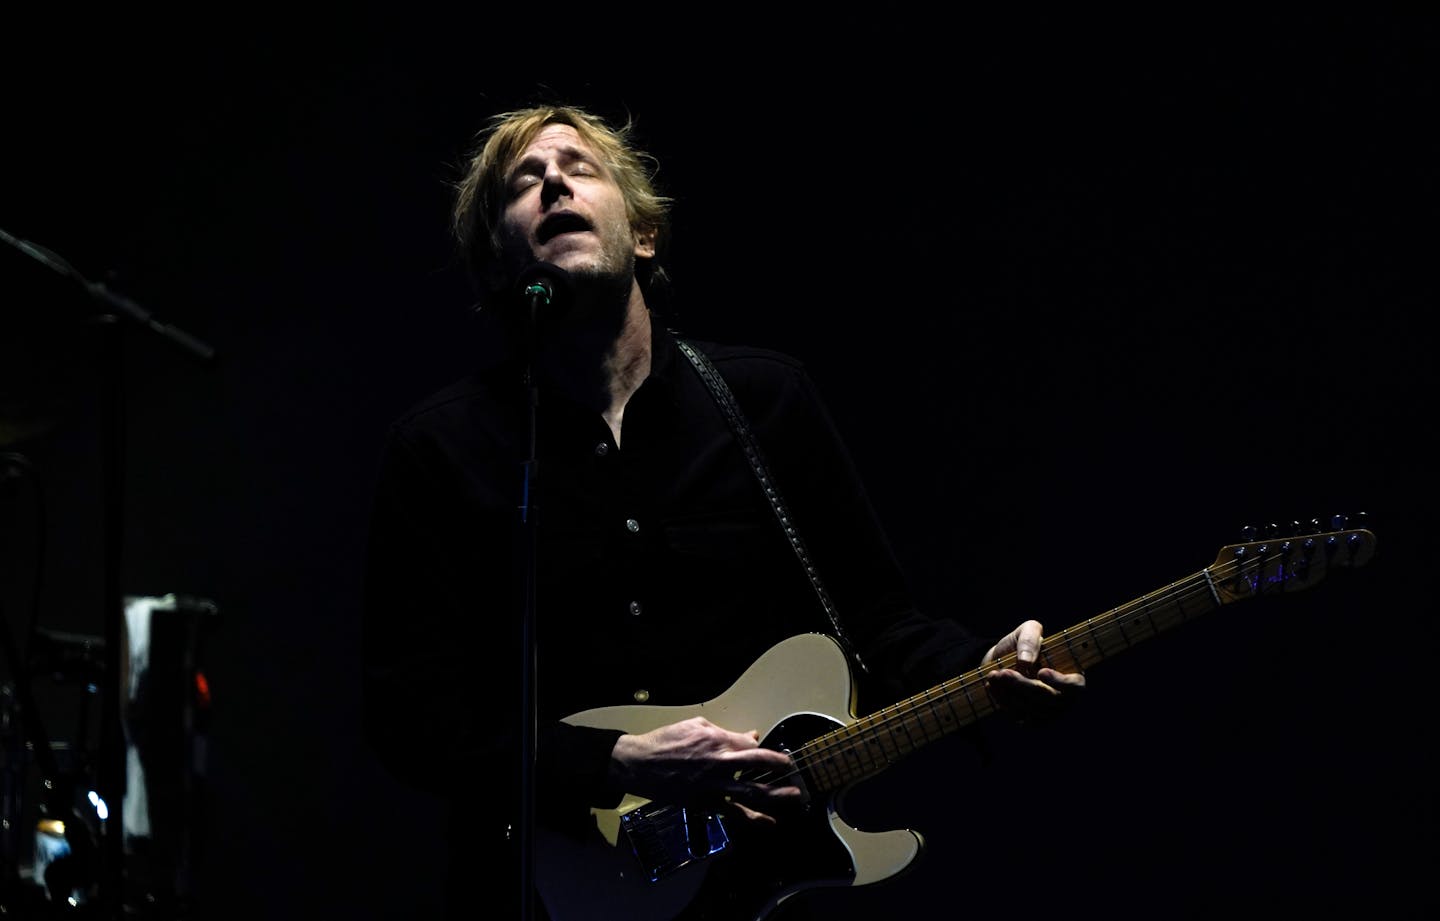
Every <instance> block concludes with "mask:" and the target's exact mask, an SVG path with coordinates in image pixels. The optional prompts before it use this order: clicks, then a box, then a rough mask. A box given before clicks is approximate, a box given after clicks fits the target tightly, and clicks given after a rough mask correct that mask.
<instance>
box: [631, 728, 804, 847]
mask: <svg viewBox="0 0 1440 921" xmlns="http://www.w3.org/2000/svg"><path fill="white" fill-rule="evenodd" d="M737 775H742V776H737ZM610 780H611V783H613V784H614V785H615V786H616V787H617V788H618V789H622V790H624V791H626V792H627V793H632V794H634V795H636V796H643V797H645V798H647V799H652V800H660V801H662V802H671V803H694V804H697V805H712V804H716V803H728V804H730V805H731V806H733V807H734V808H735V811H736V812H738V813H740V814H741V815H743V816H744V817H746V818H748V819H750V820H753V821H758V822H766V823H773V822H774V821H775V819H774V818H773V814H775V813H779V812H782V811H784V810H785V809H786V808H787V807H790V808H793V807H794V806H797V805H799V803H800V801H801V799H802V797H803V794H802V792H801V790H800V787H799V786H798V785H797V783H796V782H795V763H794V762H793V761H791V760H790V756H789V755H787V754H785V753H784V752H778V751H775V750H773V749H769V748H761V747H760V733H759V732H758V731H751V732H731V731H729V730H728V729H722V728H721V727H719V726H716V725H715V724H714V723H712V722H710V721H709V720H707V719H705V718H704V717H703V716H696V717H692V718H690V719H688V720H685V721H683V722H679V723H672V724H670V725H669V726H661V727H660V728H659V729H653V730H651V731H650V732H647V733H644V734H641V735H622V736H621V737H620V738H619V739H618V740H617V741H616V743H615V749H614V751H613V752H612V753H611V755H610Z"/></svg>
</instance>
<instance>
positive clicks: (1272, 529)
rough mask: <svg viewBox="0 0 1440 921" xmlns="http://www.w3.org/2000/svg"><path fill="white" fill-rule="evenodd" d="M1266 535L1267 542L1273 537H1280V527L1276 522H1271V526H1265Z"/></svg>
mask: <svg viewBox="0 0 1440 921" xmlns="http://www.w3.org/2000/svg"><path fill="white" fill-rule="evenodd" d="M1264 534H1265V539H1266V540H1269V539H1270V538H1272V537H1279V536H1280V526H1279V525H1278V524H1276V523H1275V522H1273V521H1272V522H1270V523H1269V524H1267V525H1266V526H1265V531H1264Z"/></svg>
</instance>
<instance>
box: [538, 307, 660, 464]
mask: <svg viewBox="0 0 1440 921" xmlns="http://www.w3.org/2000/svg"><path fill="white" fill-rule="evenodd" d="M586 313H587V315H588V316H590V317H594V318H595V320H594V321H593V322H584V323H577V324H576V325H574V326H573V327H570V328H567V329H565V330H563V331H561V330H555V331H554V334H553V335H550V336H547V338H546V339H545V341H544V343H543V347H542V349H541V352H540V354H539V356H538V358H539V370H540V373H541V374H542V375H543V376H544V377H545V378H546V379H547V380H548V381H550V382H551V383H552V384H553V385H554V386H555V387H556V388H558V389H559V390H561V391H562V392H564V393H565V394H566V396H568V397H569V398H570V399H572V400H574V401H575V402H577V403H579V404H580V405H582V406H587V407H590V408H591V409H594V410H595V411H596V412H598V413H600V414H601V416H603V417H604V418H605V421H606V423H608V424H609V426H610V431H611V433H612V434H613V435H614V437H615V443H616V444H617V445H619V443H620V428H621V422H622V420H623V418H624V413H625V404H626V403H627V402H629V400H630V397H631V396H632V395H633V394H634V393H635V391H636V390H637V389H639V387H640V385H641V384H642V383H644V382H645V378H647V377H648V376H649V375H650V311H649V310H648V309H647V308H646V306H645V298H644V296H643V295H642V294H641V293H640V288H639V285H638V284H635V283H634V282H632V283H631V287H630V291H629V294H628V297H627V298H626V299H625V302H624V304H623V306H622V305H619V304H617V305H615V306H614V307H612V308H610V309H608V310H595V311H587V312H586Z"/></svg>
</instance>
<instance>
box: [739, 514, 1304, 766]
mask: <svg viewBox="0 0 1440 921" xmlns="http://www.w3.org/2000/svg"><path fill="white" fill-rule="evenodd" d="M1319 536H1321V537H1323V536H1324V535H1319ZM1286 556H1287V554H1285V553H1276V554H1271V555H1270V556H1268V557H1264V558H1261V559H1259V560H1258V561H1255V562H1251V561H1247V560H1241V561H1233V560H1232V561H1227V562H1226V563H1223V564H1220V565H1218V566H1215V567H1214V568H1213V569H1210V570H1202V571H1200V572H1198V573H1195V574H1193V575H1190V576H1186V577H1185V578H1182V579H1179V580H1177V581H1175V582H1172V583H1171V584H1170V585H1167V586H1165V587H1164V588H1161V589H1157V590H1156V591H1154V592H1152V593H1150V594H1148V595H1145V596H1142V597H1141V598H1137V599H1134V600H1132V601H1129V602H1126V603H1125V604H1122V605H1120V606H1119V607H1116V608H1113V609H1111V610H1110V611H1106V612H1104V613H1101V614H1099V615H1096V616H1095V617H1092V618H1090V619H1089V620H1087V621H1084V622H1082V623H1080V624H1076V625H1074V626H1073V627H1070V628H1069V629H1067V630H1064V631H1061V633H1059V634H1057V635H1056V636H1053V637H1050V638H1049V639H1050V640H1052V641H1054V640H1057V639H1060V638H1062V637H1063V638H1064V640H1065V641H1067V642H1064V643H1063V644H1061V645H1059V646H1057V647H1052V648H1058V649H1059V650H1062V651H1065V650H1066V648H1067V646H1069V645H1070V642H1068V641H1074V640H1081V641H1084V640H1085V639H1087V638H1095V637H1098V636H1100V635H1101V634H1102V631H1104V632H1105V633H1107V634H1110V635H1112V637H1113V636H1114V634H1116V633H1118V639H1119V640H1120V641H1122V642H1123V643H1124V644H1125V648H1129V647H1130V646H1132V645H1134V643H1136V642H1140V641H1143V640H1145V639H1149V638H1150V637H1152V636H1156V635H1159V634H1160V633H1161V632H1163V631H1164V630H1166V629H1169V628H1170V627H1174V626H1179V625H1180V624H1182V623H1185V622H1187V621H1188V620H1190V619H1192V618H1193V617H1196V616H1198V615H1199V614H1201V613H1205V612H1203V611H1202V612H1187V611H1186V610H1185V607H1184V605H1185V603H1186V602H1188V601H1193V600H1195V599H1196V598H1200V597H1205V598H1206V599H1207V600H1209V601H1211V602H1212V603H1214V602H1215V599H1214V597H1213V595H1212V592H1213V589H1212V585H1214V584H1215V583H1216V582H1218V583H1220V584H1222V585H1223V583H1224V582H1225V581H1226V580H1228V579H1230V578H1232V577H1234V576H1236V575H1241V576H1244V575H1246V568H1247V567H1248V568H1249V569H1250V570H1253V571H1254V572H1263V571H1264V570H1265V568H1266V567H1267V566H1268V565H1269V564H1271V563H1273V562H1276V561H1278V560H1282V559H1284V558H1285V557H1286ZM1322 565H1324V564H1322ZM1207 571H1208V572H1209V574H1210V576H1211V579H1209V580H1207V579H1206V578H1205V575H1206V572H1207ZM1251 590H1252V591H1254V590H1255V589H1253V588H1252V589H1251ZM1172 606H1173V607H1174V608H1176V609H1177V610H1178V612H1179V615H1180V617H1179V620H1175V621H1169V622H1166V623H1165V625H1164V626H1157V625H1156V624H1155V615H1156V614H1157V613H1160V611H1161V609H1168V608H1170V607H1172ZM1215 606H1217V607H1218V606H1219V603H1215ZM1168 616H1169V617H1173V616H1174V615H1173V614H1169V615H1168ZM1145 620H1148V621H1149V623H1148V625H1147V624H1145V623H1144V621H1145ZM1135 624H1139V625H1141V626H1144V627H1145V628H1146V629H1145V631H1140V632H1138V633H1137V635H1136V636H1135V638H1134V639H1133V640H1132V639H1131V638H1130V637H1129V636H1127V635H1126V633H1125V629H1124V628H1125V626H1126V625H1135ZM1072 631H1073V632H1072ZM1147 631H1148V632H1147ZM1095 651H1096V652H1097V653H1099V654H1100V656H1101V658H1102V659H1103V658H1108V657H1109V655H1110V654H1107V653H1105V652H1104V651H1103V649H1102V648H1101V647H1100V645H1099V643H1098V642H1096V643H1095ZM1042 655H1043V646H1042ZM1070 657H1071V658H1072V659H1074V658H1076V656H1075V654H1074V653H1073V652H1071V653H1070ZM1017 661H1018V659H1017V656H1016V654H1015V653H1013V652H1012V653H1009V654H1007V655H1005V656H1002V657H1001V658H1000V659H997V660H996V661H995V662H992V663H990V664H989V665H987V666H985V668H984V670H983V671H982V669H979V668H977V669H972V670H971V671H969V672H967V673H965V674H963V675H960V676H957V677H955V678H951V679H949V680H947V681H945V682H942V683H941V684H939V685H937V686H936V687H935V688H931V689H930V690H929V691H922V692H921V693H919V694H916V695H912V696H911V697H909V698H907V699H906V700H904V701H900V702H898V703H896V704H892V705H891V706H889V707H886V708H884V709H882V710H879V711H877V712H876V713H872V714H869V715H868V716H865V717H862V718H861V719H860V720H857V721H856V722H855V723H851V724H848V725H847V726H843V727H840V728H838V729H835V730H833V731H831V732H828V733H825V734H823V735H821V736H819V737H817V738H816V739H812V740H811V741H810V742H808V743H806V744H805V745H803V746H801V747H800V748H799V749H797V751H796V752H794V753H792V760H793V761H794V762H795V764H796V768H797V770H796V771H794V772H789V773H787V774H786V775H785V776H784V777H777V778H775V779H774V780H772V779H770V778H769V777H767V776H766V775H764V774H761V775H757V777H756V778H755V782H769V783H773V782H776V780H781V779H789V778H790V777H793V776H794V775H795V774H796V773H798V772H799V770H801V769H806V768H810V769H812V775H813V773H814V769H817V768H821V767H826V766H828V765H829V762H830V760H831V759H832V758H836V757H841V758H843V752H845V751H848V750H854V749H855V746H856V741H857V740H856V739H854V738H853V737H855V736H865V737H868V738H869V739H870V740H872V741H873V742H874V743H875V744H877V745H879V742H880V740H882V739H884V738H886V737H889V738H891V739H892V740H896V741H894V742H893V743H892V744H893V745H894V751H895V753H896V754H897V755H900V756H903V755H905V754H908V753H909V752H910V751H913V750H915V749H917V748H919V747H921V746H922V745H924V744H925V743H926V742H928V741H933V740H932V739H930V738H927V737H926V734H925V733H924V732H923V727H924V725H925V717H926V715H928V714H933V712H934V708H935V706H936V705H937V704H938V705H940V706H945V707H949V708H951V709H952V711H953V710H954V707H953V703H954V702H956V701H958V700H959V699H961V698H962V697H963V699H964V702H965V708H966V709H968V710H969V711H971V715H970V716H969V718H967V717H966V716H965V715H963V714H960V715H957V720H958V722H957V724H956V725H955V726H954V727H952V728H960V727H961V726H964V725H968V724H969V723H971V722H975V721H976V720H978V719H980V718H981V717H984V716H988V715H990V714H991V713H993V712H995V711H997V710H998V709H1000V707H999V704H998V703H997V702H996V701H995V700H994V697H993V695H992V694H991V693H990V689H989V685H988V682H987V680H986V678H987V675H988V674H989V672H990V671H993V670H994V669H996V668H1010V667H1013V666H1014V665H1015V664H1016V663H1017ZM1037 665H1038V666H1039V667H1044V666H1043V664H1042V663H1037ZM972 690H975V691H976V693H975V694H974V695H972V694H971V693H970V692H971V691H972ZM979 692H983V696H982V695H981V694H980V693H979ZM926 697H928V698H929V699H928V700H925V699H924V698H926ZM975 698H979V699H978V700H976V699H975ZM927 705H928V706H927ZM910 726H914V727H915V728H916V729H917V731H918V741H917V733H911V732H910ZM948 731H949V730H948V729H947V730H942V731H941V733H940V735H942V736H943V735H945V734H947V733H948ZM901 732H903V733H904V734H905V736H907V737H908V742H909V746H910V747H909V749H908V750H902V745H901V743H900V741H898V740H899V739H900V738H901ZM879 748H880V752H881V756H882V761H883V763H881V764H879V765H878V766H875V765H876V763H875V762H874V761H872V762H871V765H870V766H867V765H864V764H862V765H861V766H860V767H861V773H862V774H863V773H867V772H868V771H869V770H879V769H880V768H883V767H884V766H885V764H888V763H890V759H888V758H886V757H884V746H883V745H879ZM837 752H839V753H840V754H839V755H838V756H837ZM836 770H837V773H839V774H841V775H843V774H845V773H846V771H845V769H844V765H843V764H842V765H841V766H840V767H839V768H837V769H836Z"/></svg>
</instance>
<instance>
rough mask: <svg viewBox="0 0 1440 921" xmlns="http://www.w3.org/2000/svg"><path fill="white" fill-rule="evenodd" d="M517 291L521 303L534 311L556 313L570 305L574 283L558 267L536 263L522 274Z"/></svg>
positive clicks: (567, 274) (567, 273) (551, 264)
mask: <svg viewBox="0 0 1440 921" xmlns="http://www.w3.org/2000/svg"><path fill="white" fill-rule="evenodd" d="M515 291H516V294H517V295H518V296H519V298H520V300H521V302H522V303H524V304H525V305H526V306H528V307H529V308H530V309H531V310H532V311H535V310H540V309H544V308H549V309H550V310H552V311H554V310H560V309H563V308H564V307H566V306H568V305H569V303H570V301H571V296H572V294H573V292H574V282H573V281H571V279H570V273H569V272H567V271H565V270H564V269H562V268H560V267H559V266H558V265H555V264H553V263H550V262H535V263H532V264H531V265H530V266H529V267H528V268H526V269H525V271H523V272H521V273H520V278H519V279H518V280H517V282H516V285H515Z"/></svg>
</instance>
